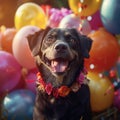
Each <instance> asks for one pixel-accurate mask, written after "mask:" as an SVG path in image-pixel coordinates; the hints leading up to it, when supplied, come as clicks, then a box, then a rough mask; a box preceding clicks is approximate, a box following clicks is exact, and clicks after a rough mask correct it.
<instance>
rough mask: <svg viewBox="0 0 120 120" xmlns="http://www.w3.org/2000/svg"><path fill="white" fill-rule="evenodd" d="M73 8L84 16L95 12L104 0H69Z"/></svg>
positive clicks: (76, 12)
mask: <svg viewBox="0 0 120 120" xmlns="http://www.w3.org/2000/svg"><path fill="white" fill-rule="evenodd" d="M68 2H69V6H70V8H71V10H72V11H73V12H74V13H75V14H77V15H80V16H82V17H86V16H89V15H92V14H94V13H95V12H96V11H97V10H98V9H99V8H100V6H101V3H102V0H69V1H68Z"/></svg>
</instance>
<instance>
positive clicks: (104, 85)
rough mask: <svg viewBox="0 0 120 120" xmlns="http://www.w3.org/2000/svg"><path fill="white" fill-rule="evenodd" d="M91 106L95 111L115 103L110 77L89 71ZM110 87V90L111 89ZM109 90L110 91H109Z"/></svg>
mask: <svg viewBox="0 0 120 120" xmlns="http://www.w3.org/2000/svg"><path fill="white" fill-rule="evenodd" d="M87 78H88V79H89V80H90V81H89V84H88V85H89V88H90V96H91V108H92V111H94V112H101V111H103V110H105V109H107V108H109V107H110V106H111V105H112V103H113V98H114V89H113V88H111V89H110V87H111V86H112V82H111V81H110V79H109V78H108V77H105V76H101V74H100V73H95V72H88V75H87ZM109 89H110V90H109ZM108 90H109V92H107V91H108Z"/></svg>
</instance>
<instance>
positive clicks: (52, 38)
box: [46, 36, 54, 43]
mask: <svg viewBox="0 0 120 120" xmlns="http://www.w3.org/2000/svg"><path fill="white" fill-rule="evenodd" d="M53 41H54V37H53V36H49V37H48V38H47V39H46V43H52V42H53Z"/></svg>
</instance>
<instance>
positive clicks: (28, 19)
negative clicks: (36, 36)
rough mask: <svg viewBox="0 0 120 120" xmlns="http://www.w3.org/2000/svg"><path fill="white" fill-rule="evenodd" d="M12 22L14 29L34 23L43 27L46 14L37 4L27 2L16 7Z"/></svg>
mask: <svg viewBox="0 0 120 120" xmlns="http://www.w3.org/2000/svg"><path fill="white" fill-rule="evenodd" d="M14 22H15V27H16V29H20V28H22V27H23V26H27V25H34V26H37V27H40V28H42V29H45V28H46V25H47V16H46V15H45V13H44V11H43V9H42V8H41V7H40V6H39V5H37V4H36V3H32V2H28V3H24V4H22V5H21V6H19V7H18V9H17V11H16V13H15V18H14Z"/></svg>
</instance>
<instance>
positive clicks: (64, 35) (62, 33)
mask: <svg viewBox="0 0 120 120" xmlns="http://www.w3.org/2000/svg"><path fill="white" fill-rule="evenodd" d="M28 43H29V47H30V49H31V51H32V54H33V56H34V57H36V58H37V64H38V68H39V65H40V64H43V65H44V66H45V67H46V68H47V69H49V71H50V72H51V73H52V74H53V75H54V76H57V77H58V76H65V75H67V73H68V71H70V69H73V70H74V71H78V69H80V67H83V60H84V58H88V57H89V51H90V48H91V44H92V40H91V39H90V38H88V37H86V36H83V35H81V34H80V33H79V32H77V30H76V29H73V28H72V29H67V28H64V29H61V28H54V29H51V28H47V29H46V30H40V31H39V32H36V33H35V34H34V35H30V36H28ZM74 67H75V68H74ZM75 69H76V70H75ZM69 74H70V73H69ZM71 75H72V74H71Z"/></svg>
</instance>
